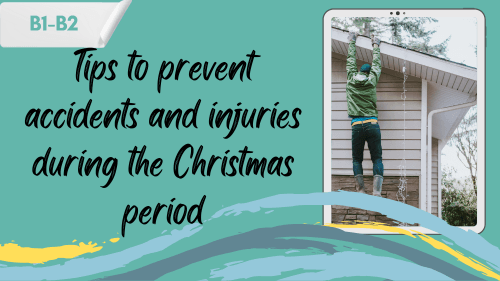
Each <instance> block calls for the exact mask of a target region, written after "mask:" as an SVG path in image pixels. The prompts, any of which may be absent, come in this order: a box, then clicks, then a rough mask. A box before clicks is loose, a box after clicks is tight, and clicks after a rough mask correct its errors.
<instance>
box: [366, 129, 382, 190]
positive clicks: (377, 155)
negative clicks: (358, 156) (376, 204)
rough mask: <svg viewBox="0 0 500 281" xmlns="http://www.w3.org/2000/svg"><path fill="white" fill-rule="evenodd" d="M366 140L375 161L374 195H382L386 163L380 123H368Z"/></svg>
mask: <svg viewBox="0 0 500 281" xmlns="http://www.w3.org/2000/svg"><path fill="white" fill-rule="evenodd" d="M366 140H367V142H368V148H369V149H370V157H371V159H372V162H373V195H375V196H379V197H380V196H382V194H381V193H382V182H383V180H384V164H383V163H382V137H381V134H380V126H379V124H378V123H376V124H367V129H366Z"/></svg>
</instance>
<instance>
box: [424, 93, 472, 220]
mask: <svg viewBox="0 0 500 281" xmlns="http://www.w3.org/2000/svg"><path fill="white" fill-rule="evenodd" d="M476 104H477V101H473V102H469V103H464V104H459V105H454V106H449V107H445V108H440V109H435V110H433V111H431V112H429V116H428V117H427V123H428V125H427V151H428V154H427V156H428V157H427V212H428V213H432V193H431V191H432V188H431V186H432V116H433V115H434V114H436V113H442V112H446V111H451V110H456V109H462V108H466V107H471V106H474V105H476ZM438 187H439V183H438ZM438 211H439V210H438Z"/></svg>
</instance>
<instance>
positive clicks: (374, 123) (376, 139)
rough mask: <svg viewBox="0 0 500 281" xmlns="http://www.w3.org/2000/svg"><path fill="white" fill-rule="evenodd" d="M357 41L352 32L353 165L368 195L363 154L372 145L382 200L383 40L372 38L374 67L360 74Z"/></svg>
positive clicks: (377, 193) (349, 66)
mask: <svg viewBox="0 0 500 281" xmlns="http://www.w3.org/2000/svg"><path fill="white" fill-rule="evenodd" d="M356 37H357V34H356V33H354V32H349V36H348V41H349V52H348V55H347V87H346V94H347V114H348V115H349V117H350V118H352V121H351V127H352V164H353V170H354V178H355V180H356V190H357V191H358V192H361V193H365V194H366V189H365V183H364V180H363V166H362V163H363V150H364V148H365V142H367V143H368V149H369V150H370V156H371V160H372V162H373V195H375V196H379V197H381V193H382V182H383V180H384V164H383V163H382V144H381V136H380V126H379V124H378V111H377V89H376V86H377V83H378V80H379V78H380V73H381V72H382V66H381V64H380V48H379V45H380V39H378V38H375V37H373V36H372V39H371V40H372V46H373V63H372V66H370V65H369V64H364V65H363V66H361V69H360V71H359V72H358V67H357V65H356Z"/></svg>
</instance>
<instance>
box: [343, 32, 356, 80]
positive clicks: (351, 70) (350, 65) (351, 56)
mask: <svg viewBox="0 0 500 281" xmlns="http://www.w3.org/2000/svg"><path fill="white" fill-rule="evenodd" d="M356 36H357V34H356V33H355V32H349V36H348V37H347V41H349V50H348V52H347V66H346V68H347V80H349V79H351V78H352V76H354V75H355V74H356V73H357V72H358V66H357V65H356Z"/></svg>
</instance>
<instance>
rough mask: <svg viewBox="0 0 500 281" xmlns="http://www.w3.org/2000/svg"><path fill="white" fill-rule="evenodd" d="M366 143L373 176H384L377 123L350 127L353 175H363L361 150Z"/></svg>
mask: <svg viewBox="0 0 500 281" xmlns="http://www.w3.org/2000/svg"><path fill="white" fill-rule="evenodd" d="M365 142H367V143H368V149H370V156H371V159H372V162H373V175H380V176H384V164H383V163H382V141H381V135H380V126H379V125H378V123H375V124H372V123H364V124H358V125H354V126H352V165H353V170H354V175H355V176H356V175H362V174H363V165H362V163H363V150H364V149H365Z"/></svg>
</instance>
